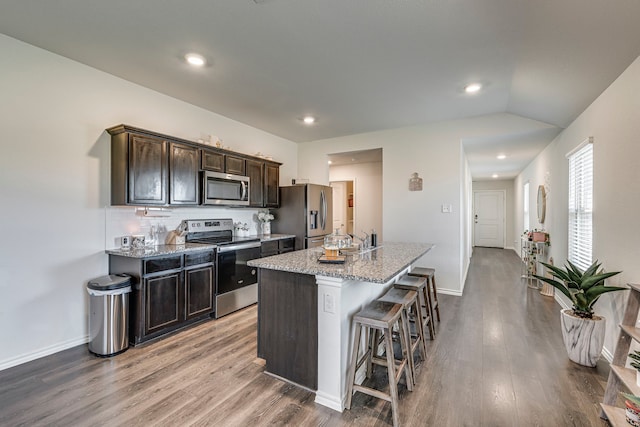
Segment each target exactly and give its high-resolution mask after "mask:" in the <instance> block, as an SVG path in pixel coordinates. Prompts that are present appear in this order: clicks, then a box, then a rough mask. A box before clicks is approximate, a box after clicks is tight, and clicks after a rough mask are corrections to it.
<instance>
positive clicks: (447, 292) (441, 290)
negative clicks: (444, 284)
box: [438, 288, 462, 297]
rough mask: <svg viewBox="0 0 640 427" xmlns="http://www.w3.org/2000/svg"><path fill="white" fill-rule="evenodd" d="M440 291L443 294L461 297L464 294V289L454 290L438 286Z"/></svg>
mask: <svg viewBox="0 0 640 427" xmlns="http://www.w3.org/2000/svg"><path fill="white" fill-rule="evenodd" d="M438 293H439V294H443V295H453V296H456V297H461V296H462V291H454V290H452V289H442V288H438Z"/></svg>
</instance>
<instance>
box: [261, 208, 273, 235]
mask: <svg viewBox="0 0 640 427" xmlns="http://www.w3.org/2000/svg"><path fill="white" fill-rule="evenodd" d="M257 217H258V221H260V229H261V230H262V234H266V235H269V234H271V221H273V219H274V216H273V214H270V213H269V210H268V209H261V210H259V211H258V214H257Z"/></svg>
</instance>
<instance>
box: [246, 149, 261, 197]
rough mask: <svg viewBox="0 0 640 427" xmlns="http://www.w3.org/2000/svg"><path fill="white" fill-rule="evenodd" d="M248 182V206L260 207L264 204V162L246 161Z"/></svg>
mask: <svg viewBox="0 0 640 427" xmlns="http://www.w3.org/2000/svg"><path fill="white" fill-rule="evenodd" d="M246 170H247V176H248V177H249V179H250V180H251V181H250V182H249V206H254V207H258V208H261V207H263V206H264V183H263V177H264V163H263V162H258V161H255V160H247V162H246Z"/></svg>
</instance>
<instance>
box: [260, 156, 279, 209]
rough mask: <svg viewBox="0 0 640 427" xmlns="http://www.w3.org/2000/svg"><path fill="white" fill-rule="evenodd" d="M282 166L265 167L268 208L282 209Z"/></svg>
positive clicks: (266, 204) (269, 165) (270, 164)
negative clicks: (279, 187)
mask: <svg viewBox="0 0 640 427" xmlns="http://www.w3.org/2000/svg"><path fill="white" fill-rule="evenodd" d="M279 184H280V165H278V164H273V163H265V167H264V206H265V207H267V208H277V207H280V191H278V186H279Z"/></svg>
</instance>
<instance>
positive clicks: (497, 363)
mask: <svg viewBox="0 0 640 427" xmlns="http://www.w3.org/2000/svg"><path fill="white" fill-rule="evenodd" d="M436 274H437V273H436ZM439 301H440V309H441V316H442V317H441V318H442V321H441V322H440V323H438V322H436V328H437V336H436V339H435V340H433V341H431V340H429V341H428V342H427V345H428V351H427V360H426V361H422V360H420V359H419V358H418V359H417V374H418V378H417V386H416V388H415V390H414V391H413V392H409V391H408V390H407V389H406V387H405V386H404V384H401V385H400V388H399V395H400V419H401V421H402V424H403V425H407V426H416V427H417V426H438V427H441V426H452V427H453V426H455V427H457V426H492V427H493V426H505V427H506V426H509V427H510V426H537V425H540V426H605V425H606V423H605V422H603V421H602V420H601V419H600V418H599V405H598V404H599V403H600V402H601V401H602V397H603V394H604V387H605V385H606V378H607V375H608V369H609V367H608V364H607V363H606V361H604V360H601V361H600V362H599V363H598V366H597V367H596V368H593V369H592V368H585V367H582V366H578V365H576V364H574V363H572V362H571V361H569V359H568V358H567V356H566V354H565V350H564V345H563V343H562V336H561V333H560V328H559V311H560V307H559V306H558V305H557V304H556V303H555V302H554V301H553V299H551V298H547V297H544V296H542V295H540V294H539V292H538V291H536V290H534V289H530V288H527V286H526V283H524V282H523V281H521V280H520V263H519V259H518V257H517V255H516V254H515V253H514V252H513V251H509V250H500V249H489V248H476V249H475V250H474V255H473V258H472V262H471V267H470V269H469V274H468V277H467V281H466V284H465V289H464V295H463V296H462V297H453V296H448V295H440V296H439ZM256 313H257V310H256V308H255V307H250V308H248V309H245V310H241V311H239V312H236V313H234V314H231V315H229V316H226V317H223V318H221V319H218V320H212V321H209V322H204V323H201V324H199V325H195V326H193V327H191V328H189V329H186V330H183V331H180V332H179V333H176V334H174V335H172V336H170V337H167V338H164V339H161V340H158V341H156V342H151V343H149V344H147V345H145V346H142V347H137V348H131V349H129V350H128V351H126V352H125V353H123V354H121V355H118V356H116V357H114V358H108V359H101V358H96V357H94V356H92V355H90V354H89V353H88V351H87V349H86V346H79V347H75V348H72V349H69V350H66V351H63V352H60V353H57V354H54V355H51V356H48V357H45V358H42V359H39V360H35V361H33V362H29V363H26V364H24V365H21V366H17V367H14V368H11V369H7V370H5V371H2V372H0V425H11V426H21V425H24V426H52V425H53V426H58V425H59V426H85V425H86V426H101V425H105V426H112V425H127V426H151V425H153V426H249V425H250V426H263V425H264V426H266V425H269V426H272V425H275V426H290V425H295V426H302V425H304V426H327V427H333V426H350V427H364V426H367V427H370V426H374V427H375V426H379V427H383V426H389V425H392V414H391V407H390V405H389V403H387V402H383V401H380V400H378V399H375V398H372V397H370V396H366V395H363V394H361V393H357V394H356V395H355V396H354V398H353V405H352V409H351V410H350V411H345V412H344V413H339V412H336V411H333V410H330V409H328V408H325V407H322V406H320V405H316V404H315V403H314V398H315V395H314V393H311V392H309V391H306V390H302V389H300V388H297V387H295V386H292V385H290V384H287V383H284V382H282V381H280V380H278V379H276V378H273V377H271V376H269V375H266V374H264V364H263V363H261V362H262V361H261V360H260V359H257V358H256V336H257V335H256V315H257V314H256ZM369 381H370V382H371V384H372V385H375V386H377V387H385V384H386V373H385V372H384V370H383V369H377V370H376V372H375V373H374V376H373V378H372V379H371V380H369Z"/></svg>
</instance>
